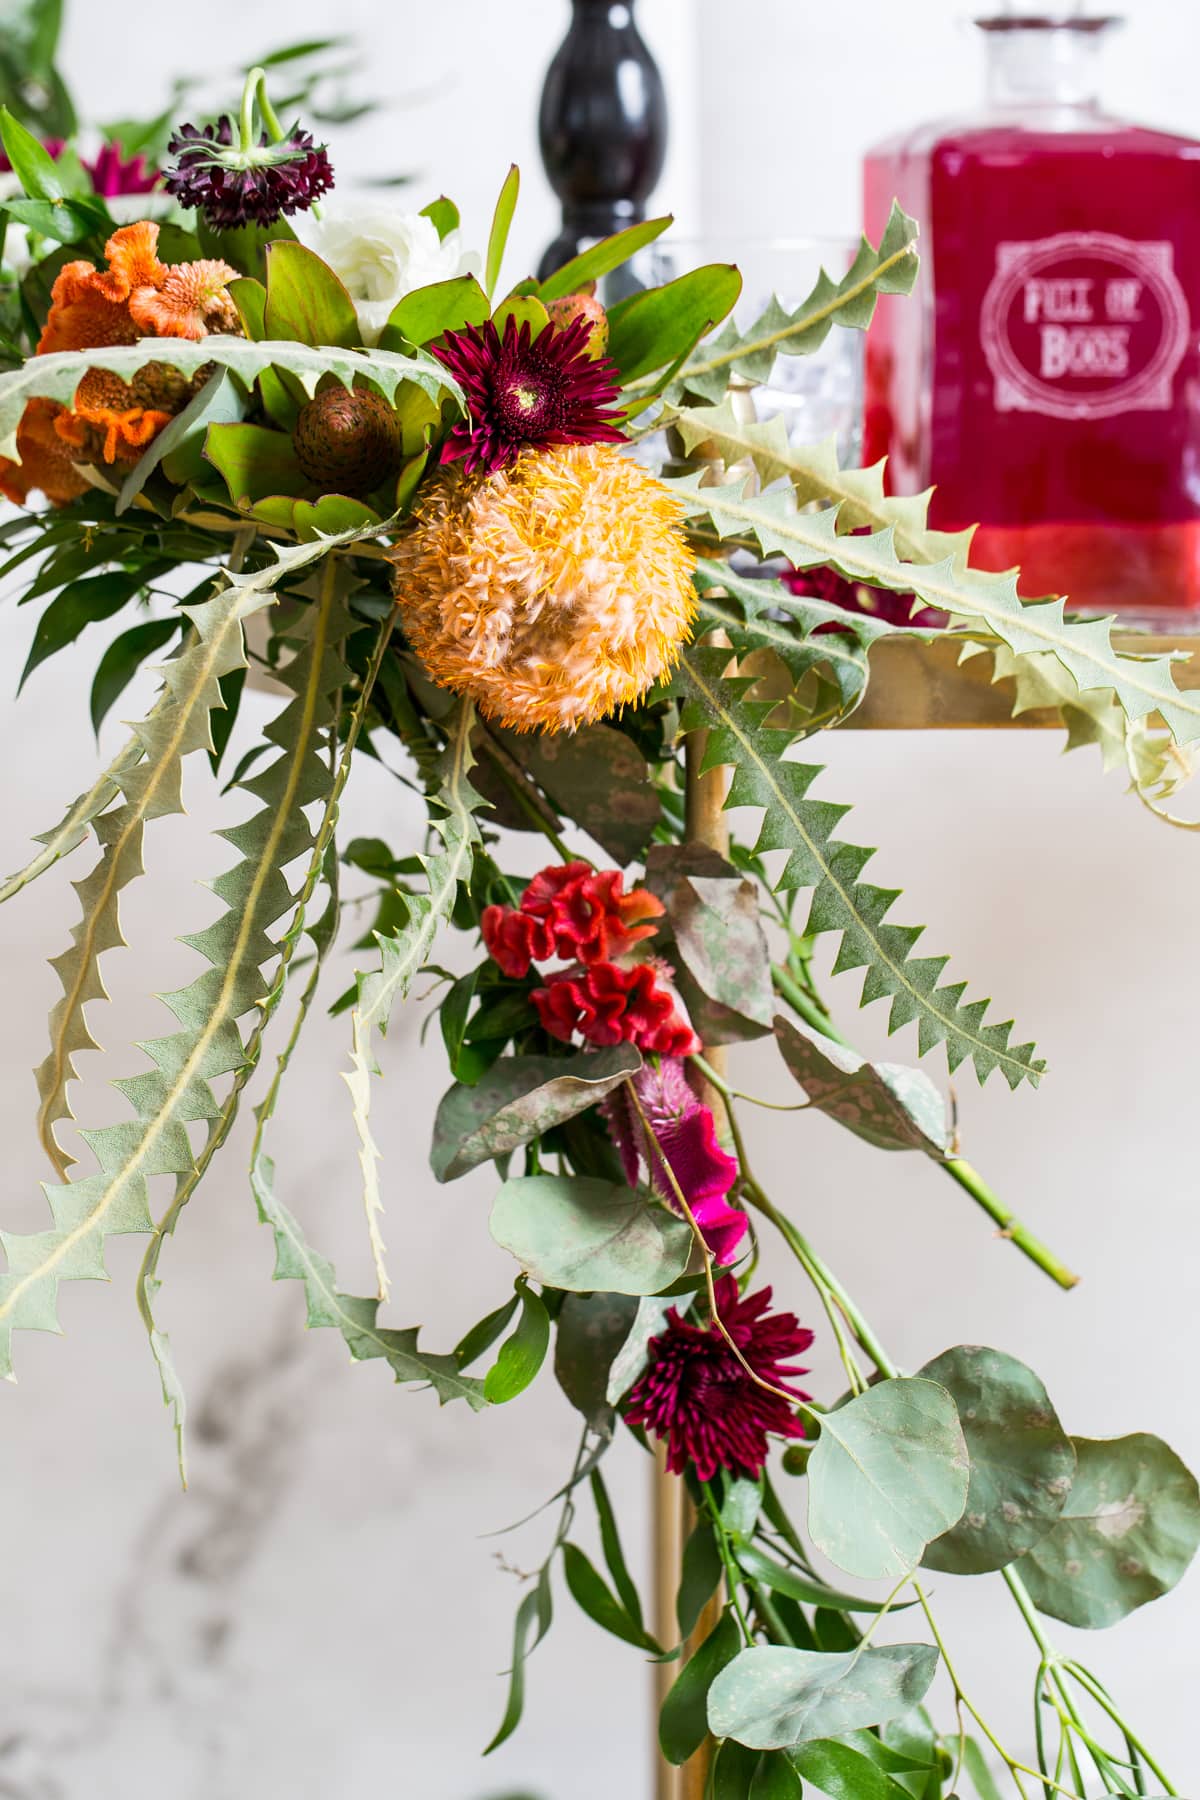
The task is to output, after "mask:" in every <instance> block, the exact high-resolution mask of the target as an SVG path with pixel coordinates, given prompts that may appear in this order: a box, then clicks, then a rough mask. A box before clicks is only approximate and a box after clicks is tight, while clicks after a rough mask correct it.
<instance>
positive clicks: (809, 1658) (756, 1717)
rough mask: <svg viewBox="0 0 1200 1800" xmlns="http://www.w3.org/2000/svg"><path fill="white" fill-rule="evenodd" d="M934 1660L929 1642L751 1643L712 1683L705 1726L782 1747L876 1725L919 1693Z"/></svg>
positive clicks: (754, 1743)
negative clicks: (847, 1647)
mask: <svg viewBox="0 0 1200 1800" xmlns="http://www.w3.org/2000/svg"><path fill="white" fill-rule="evenodd" d="M937 1660H938V1653H937V1651H936V1650H935V1649H934V1647H933V1645H932V1644H888V1645H886V1646H885V1647H882V1648H874V1647H868V1648H866V1649H862V1648H859V1649H856V1650H851V1651H845V1652H833V1653H831V1652H828V1651H822V1650H790V1649H785V1648H782V1647H780V1646H776V1645H757V1646H755V1647H754V1648H753V1649H750V1650H743V1651H742V1652H741V1654H740V1655H738V1656H735V1657H734V1659H733V1661H732V1662H731V1663H729V1665H728V1666H727V1667H726V1668H724V1669H722V1670H721V1673H720V1674H719V1675H718V1676H717V1678H716V1680H715V1681H714V1682H713V1684H712V1687H711V1688H710V1689H709V1694H708V1723H709V1728H710V1730H711V1731H712V1733H713V1735H714V1737H725V1738H733V1739H734V1740H735V1741H736V1742H737V1743H739V1744H746V1745H748V1746H749V1747H750V1748H751V1749H753V1750H786V1749H789V1748H790V1747H791V1746H793V1745H795V1744H803V1743H807V1742H808V1741H809V1740H811V1739H813V1738H829V1737H837V1736H838V1735H839V1734H840V1733H842V1732H844V1731H854V1730H857V1729H858V1728H859V1727H860V1726H868V1725H881V1724H882V1723H883V1722H884V1720H886V1719H894V1718H895V1717H896V1716H897V1714H899V1713H904V1712H907V1711H908V1709H909V1708H910V1707H912V1706H916V1705H917V1704H918V1702H919V1701H920V1700H922V1699H923V1698H924V1696H925V1694H926V1692H927V1691H928V1688H929V1685H930V1683H931V1682H932V1680H933V1676H934V1671H935V1670H936V1668H937Z"/></svg>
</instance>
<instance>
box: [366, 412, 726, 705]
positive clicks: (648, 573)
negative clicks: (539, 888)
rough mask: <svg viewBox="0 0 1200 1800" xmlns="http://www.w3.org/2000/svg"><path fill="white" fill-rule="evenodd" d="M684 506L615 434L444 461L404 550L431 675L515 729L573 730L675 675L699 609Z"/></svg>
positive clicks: (402, 581)
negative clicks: (504, 461) (452, 466)
mask: <svg viewBox="0 0 1200 1800" xmlns="http://www.w3.org/2000/svg"><path fill="white" fill-rule="evenodd" d="M683 513H684V509H683V504H682V502H681V501H680V500H679V499H678V498H677V497H676V496H675V495H674V494H673V493H671V491H670V489H669V488H666V487H664V486H663V484H662V483H661V482H660V481H657V480H656V479H655V477H654V476H653V475H651V474H649V473H648V472H647V470H645V469H643V468H641V467H640V466H639V465H638V464H637V463H635V462H633V461H631V460H630V459H629V458H628V457H627V456H624V455H622V453H621V452H620V451H619V450H617V449H616V448H615V447H613V446H612V445H609V444H572V445H569V446H566V447H562V448H557V449H552V450H544V451H527V452H526V453H525V454H524V455H523V456H521V457H520V458H519V460H518V461H517V462H516V463H515V464H513V465H512V466H511V467H510V468H507V469H504V470H501V471H499V472H498V473H496V474H493V475H489V476H486V477H484V478H482V479H478V478H467V479H464V478H463V477H461V476H459V475H457V474H450V473H448V474H446V475H444V476H442V478H441V479H440V480H439V481H437V482H436V483H434V485H433V488H432V491H431V493H430V494H429V496H428V498H427V499H426V501H425V502H424V504H423V505H422V507H421V508H420V510H419V512H418V514H417V518H416V521H415V523H414V526H413V529H412V530H411V531H410V532H409V534H408V535H407V537H405V538H404V539H403V540H402V542H401V543H400V544H399V545H397V547H396V550H395V552H394V560H395V563H396V593H397V597H398V600H399V603H400V607H401V611H402V615H403V619H404V627H405V631H406V633H407V635H408V638H409V641H410V643H411V644H412V646H413V648H414V650H415V651H416V652H417V654H418V655H419V656H420V658H421V660H422V661H423V662H424V664H425V666H426V668H427V669H428V670H429V673H430V675H431V676H432V677H433V679H434V680H435V681H436V682H438V683H440V684H441V685H442V686H443V687H447V688H450V689H452V690H453V691H454V692H455V693H461V694H469V695H471V696H472V697H473V698H474V699H475V700H476V701H477V702H478V705H479V709H480V711H481V712H482V713H483V714H484V715H485V716H486V717H488V718H493V719H496V720H498V721H499V722H500V723H501V724H502V725H507V726H510V727H512V728H513V729H514V730H517V731H531V730H534V729H538V728H541V729H543V730H549V731H566V730H573V729H574V728H575V727H576V726H577V725H582V724H586V723H589V722H591V721H592V720H594V719H602V718H604V717H605V716H606V715H607V714H609V713H612V712H615V711H616V709H617V708H618V707H621V706H627V705H629V704H631V703H632V702H633V701H635V700H637V699H638V698H639V696H640V695H642V694H643V693H645V692H646V690H647V688H649V687H651V686H652V685H653V683H654V682H656V681H658V680H660V679H661V678H662V677H663V676H665V675H667V674H668V673H669V672H670V670H671V668H672V667H673V666H674V664H675V662H676V660H677V658H678V656H679V651H680V649H681V647H682V646H683V644H684V643H685V642H686V640H687V638H688V636H689V634H690V631H691V626H692V621H693V619H694V617H695V612H696V600H695V594H694V592H693V589H692V574H693V572H694V569H695V560H694V558H693V556H692V552H691V550H690V549H689V547H688V544H687V541H686V539H685V537H684V534H683V530H682V525H681V521H682V519H683Z"/></svg>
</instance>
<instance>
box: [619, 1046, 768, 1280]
mask: <svg viewBox="0 0 1200 1800" xmlns="http://www.w3.org/2000/svg"><path fill="white" fill-rule="evenodd" d="M631 1087H632V1089H633V1094H636V1096H637V1103H636V1104H635V1103H634V1098H633V1094H631V1093H630V1088H631ZM601 1111H602V1112H603V1114H604V1117H605V1119H606V1121H607V1123H608V1130H609V1135H610V1137H611V1138H612V1140H613V1143H614V1144H615V1145H616V1148H617V1152H618V1154H619V1156H620V1158H621V1166H622V1167H623V1169H624V1171H625V1179H626V1180H627V1181H628V1183H629V1185H630V1187H636V1186H637V1182H638V1176H639V1174H640V1172H641V1168H642V1165H643V1164H645V1167H646V1170H647V1173H648V1176H649V1179H650V1182H651V1184H652V1186H653V1187H654V1190H655V1192H656V1193H658V1194H661V1196H662V1198H663V1199H664V1200H665V1201H666V1202H667V1204H668V1206H670V1207H673V1208H674V1210H675V1211H676V1212H678V1211H680V1210H681V1209H680V1207H679V1202H678V1197H677V1195H676V1192H675V1184H676V1182H678V1184H679V1189H680V1191H681V1192H682V1194H683V1196H684V1198H685V1199H686V1201H687V1203H688V1206H689V1207H690V1208H691V1212H692V1217H693V1218H694V1219H695V1221H696V1223H697V1225H698V1226H699V1227H700V1231H701V1234H702V1236H703V1238H704V1241H705V1243H706V1244H707V1245H708V1247H709V1249H710V1250H711V1251H712V1254H713V1258H714V1260H715V1261H716V1262H717V1263H730V1262H732V1261H733V1259H734V1257H735V1256H736V1255H737V1251H738V1245H739V1244H740V1243H741V1241H742V1239H743V1238H744V1237H745V1235H746V1232H747V1230H748V1229H749V1223H750V1222H749V1220H748V1219H747V1217H746V1215H745V1213H744V1212H739V1211H738V1210H737V1208H736V1207H733V1206H730V1205H729V1204H728V1203H727V1195H728V1194H729V1190H730V1189H731V1188H732V1186H733V1184H734V1182H735V1181H736V1180H737V1177H738V1165H737V1160H736V1158H735V1157H732V1156H730V1155H729V1154H728V1152H727V1151H725V1150H723V1149H722V1148H721V1146H720V1144H719V1143H718V1142H717V1125H716V1120H715V1119H714V1118H713V1115H712V1109H711V1107H708V1106H705V1104H704V1102H703V1101H702V1100H701V1099H700V1097H699V1095H698V1094H697V1093H696V1092H695V1090H694V1089H693V1088H692V1087H691V1086H690V1084H689V1082H688V1078H687V1071H686V1069H685V1068H684V1065H683V1062H682V1060H681V1059H680V1058H679V1057H675V1056H664V1057H662V1058H661V1059H660V1060H659V1062H658V1063H657V1064H653V1063H645V1064H644V1065H643V1066H642V1068H640V1069H639V1070H638V1072H637V1074H636V1075H634V1076H633V1077H632V1078H631V1081H629V1082H623V1083H622V1084H621V1086H620V1087H619V1088H617V1089H616V1090H615V1091H614V1092H613V1093H611V1094H610V1095H609V1097H608V1099H607V1100H605V1101H604V1102H603V1103H602V1105H601ZM643 1116H644V1117H645V1124H643V1123H642V1119H643ZM647 1127H648V1128H649V1129H647ZM672 1178H673V1179H672Z"/></svg>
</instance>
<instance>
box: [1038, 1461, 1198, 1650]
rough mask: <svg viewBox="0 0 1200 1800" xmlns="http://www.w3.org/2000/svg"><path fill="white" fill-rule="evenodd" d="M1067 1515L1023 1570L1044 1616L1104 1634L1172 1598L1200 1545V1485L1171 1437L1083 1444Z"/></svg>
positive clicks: (1069, 1497) (1068, 1499) (1048, 1534)
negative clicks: (1139, 1609) (1162, 1596)
mask: <svg viewBox="0 0 1200 1800" xmlns="http://www.w3.org/2000/svg"><path fill="white" fill-rule="evenodd" d="M1072 1441H1073V1443H1074V1446H1075V1454H1076V1457H1077V1459H1078V1467H1077V1471H1076V1475H1075V1481H1074V1484H1073V1486H1072V1488H1071V1492H1070V1494H1069V1495H1068V1497H1067V1503H1066V1505H1065V1506H1064V1508H1063V1511H1062V1515H1061V1517H1060V1518H1059V1520H1058V1523H1057V1524H1056V1525H1055V1526H1054V1528H1053V1530H1052V1531H1050V1532H1048V1533H1047V1534H1046V1536H1045V1537H1044V1538H1043V1539H1042V1540H1041V1542H1040V1543H1039V1544H1038V1545H1037V1546H1036V1547H1035V1548H1034V1549H1033V1550H1031V1551H1030V1552H1029V1554H1028V1556H1026V1557H1025V1558H1024V1559H1023V1561H1022V1563H1021V1575H1022V1579H1023V1580H1024V1582H1025V1585H1026V1587H1027V1588H1028V1589H1029V1592H1030V1594H1031V1595H1032V1597H1033V1603H1034V1605H1035V1606H1036V1607H1037V1609H1038V1611H1039V1612H1043V1613H1048V1614H1049V1615H1050V1617H1051V1618H1054V1619H1062V1620H1064V1621H1065V1623H1066V1624H1068V1625H1080V1626H1083V1627H1084V1628H1085V1629H1090V1630H1098V1629H1099V1628H1100V1627H1102V1626H1105V1625H1115V1624H1116V1623H1117V1622H1118V1620H1120V1619H1123V1618H1125V1617H1126V1616H1127V1615H1128V1614H1129V1613H1131V1612H1134V1611H1135V1610H1136V1609H1137V1607H1139V1606H1145V1605H1146V1603H1147V1601H1150V1600H1157V1599H1158V1597H1159V1595H1160V1594H1166V1593H1169V1592H1170V1590H1171V1589H1172V1588H1173V1587H1174V1586H1175V1584H1176V1582H1177V1581H1178V1580H1179V1579H1180V1577H1181V1576H1182V1575H1183V1573H1184V1571H1185V1570H1186V1569H1187V1566H1188V1564H1189V1563H1190V1562H1191V1560H1192V1558H1193V1556H1194V1555H1195V1554H1196V1549H1197V1546H1198V1545H1200V1488H1197V1485H1196V1478H1195V1476H1194V1475H1193V1474H1192V1472H1191V1470H1190V1469H1188V1468H1187V1467H1186V1465H1185V1464H1184V1463H1182V1462H1181V1461H1180V1459H1179V1457H1177V1456H1176V1454H1175V1452H1174V1451H1173V1450H1172V1449H1171V1448H1170V1447H1169V1446H1168V1445H1166V1444H1164V1443H1163V1441H1162V1439H1161V1438H1157V1437H1154V1436H1152V1435H1151V1434H1150V1433H1149V1432H1145V1431H1135V1432H1132V1433H1131V1434H1130V1435H1129V1436H1128V1437H1123V1438H1075V1439H1073V1440H1072Z"/></svg>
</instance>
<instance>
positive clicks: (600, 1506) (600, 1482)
mask: <svg viewBox="0 0 1200 1800" xmlns="http://www.w3.org/2000/svg"><path fill="white" fill-rule="evenodd" d="M567 1298H568V1300H570V1299H573V1298H574V1296H573V1295H570V1294H568V1296H567ZM588 1485H589V1487H590V1488H591V1490H592V1499H593V1500H594V1501H595V1503H596V1517H597V1519H598V1520H599V1523H600V1542H601V1545H602V1547H603V1550H604V1561H605V1563H606V1565H607V1567H608V1572H609V1574H610V1575H611V1576H612V1578H613V1585H614V1586H615V1587H616V1590H617V1593H618V1594H619V1595H620V1599H621V1605H622V1606H623V1607H624V1608H625V1611H626V1612H627V1613H628V1614H629V1617H630V1618H631V1619H632V1620H633V1622H634V1624H635V1625H637V1626H639V1627H640V1626H641V1624H642V1602H641V1597H640V1595H639V1594H638V1591H637V1587H636V1585H635V1583H634V1580H633V1577H632V1575H631V1574H630V1573H629V1568H628V1565H627V1564H626V1561H625V1552H624V1551H623V1550H622V1548H621V1537H620V1533H619V1532H618V1530H617V1521H616V1516H615V1514H614V1512H613V1509H612V1502H611V1501H610V1499H609V1497H608V1489H607V1488H606V1487H605V1485H604V1478H603V1476H602V1475H601V1473H600V1471H599V1469H593V1470H592V1473H591V1475H590V1477H589V1480H588ZM657 1648H658V1646H656V1649H657Z"/></svg>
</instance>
